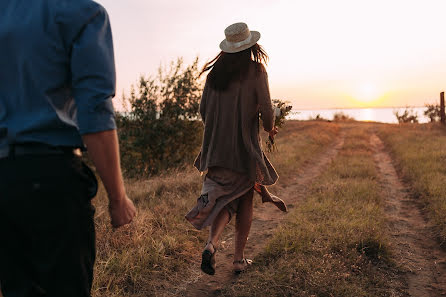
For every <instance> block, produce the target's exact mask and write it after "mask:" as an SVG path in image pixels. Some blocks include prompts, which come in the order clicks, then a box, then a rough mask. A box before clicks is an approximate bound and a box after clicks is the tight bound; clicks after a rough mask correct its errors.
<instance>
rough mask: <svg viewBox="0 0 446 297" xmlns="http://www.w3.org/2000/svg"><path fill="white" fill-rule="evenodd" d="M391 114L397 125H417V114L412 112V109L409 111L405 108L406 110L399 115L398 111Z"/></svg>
mask: <svg viewBox="0 0 446 297" xmlns="http://www.w3.org/2000/svg"><path fill="white" fill-rule="evenodd" d="M393 114H394V115H395V116H396V118H397V119H398V123H400V124H401V123H414V124H416V123H418V114H417V113H416V112H415V111H413V109H410V108H408V107H406V109H405V110H404V111H403V112H402V113H401V114H400V112H399V111H394V112H393Z"/></svg>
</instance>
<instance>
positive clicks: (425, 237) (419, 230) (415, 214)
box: [370, 134, 446, 297]
mask: <svg viewBox="0 0 446 297" xmlns="http://www.w3.org/2000/svg"><path fill="white" fill-rule="evenodd" d="M370 142H371V146H372V148H373V150H374V157H375V162H376V165H377V167H378V169H379V173H380V178H381V183H382V189H383V193H384V194H385V203H386V208H385V210H386V214H387V220H388V228H389V230H388V234H389V235H390V236H391V239H392V250H393V253H394V258H395V261H396V264H397V265H399V266H400V268H402V271H404V272H405V273H404V275H403V278H404V283H405V288H404V289H405V290H406V291H407V293H408V295H409V296H413V297H424V296H429V297H430V296H446V253H445V252H444V250H442V249H441V248H440V245H439V243H438V242H437V241H436V240H435V237H434V235H433V232H432V230H431V228H430V227H429V226H428V225H427V223H426V220H425V219H424V217H423V214H422V212H421V210H420V206H419V204H417V202H416V200H414V199H413V198H412V197H411V195H410V190H409V188H408V187H406V186H405V185H404V184H403V182H402V181H401V180H400V179H399V177H398V175H397V173H396V170H395V167H394V166H393V163H392V159H391V157H390V155H389V154H388V153H387V152H386V150H385V148H384V145H383V143H382V141H381V139H380V138H379V137H378V136H377V135H375V134H372V136H371V138H370Z"/></svg>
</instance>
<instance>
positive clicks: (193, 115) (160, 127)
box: [116, 58, 202, 176]
mask: <svg viewBox="0 0 446 297" xmlns="http://www.w3.org/2000/svg"><path fill="white" fill-rule="evenodd" d="M198 75H199V71H198V58H197V59H195V61H194V62H193V63H192V65H190V66H187V67H185V66H184V65H183V60H182V59H181V58H180V59H178V60H177V61H176V62H172V63H171V64H170V67H169V68H168V69H167V70H166V69H164V68H161V67H160V69H159V71H158V76H156V77H155V78H152V77H144V76H141V77H140V79H139V83H138V85H137V87H136V90H135V87H134V86H132V88H131V93H130V97H129V98H125V97H124V98H123V99H124V102H125V103H126V105H127V106H129V105H130V111H127V112H126V113H118V114H117V116H116V118H117V124H118V127H119V138H120V143H121V160H122V161H121V162H122V166H123V169H124V171H125V173H126V175H129V176H136V175H150V174H156V173H158V172H159V171H160V170H164V169H167V168H171V167H178V166H180V165H182V164H184V162H191V161H192V160H193V158H194V157H195V155H196V154H197V153H198V150H199V147H200V143H201V136H202V123H201V121H200V120H199V104H200V97H201V92H202V83H201V81H199V78H198Z"/></svg>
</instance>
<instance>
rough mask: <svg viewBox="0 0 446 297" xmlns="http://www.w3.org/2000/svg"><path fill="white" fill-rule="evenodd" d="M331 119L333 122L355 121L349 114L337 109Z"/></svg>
mask: <svg viewBox="0 0 446 297" xmlns="http://www.w3.org/2000/svg"><path fill="white" fill-rule="evenodd" d="M333 121H335V122H346V121H355V118H353V117H351V116H349V115H348V114H345V113H343V112H342V111H338V112H336V113H335V114H334V115H333Z"/></svg>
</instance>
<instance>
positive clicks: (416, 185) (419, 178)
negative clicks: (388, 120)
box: [379, 124, 446, 244]
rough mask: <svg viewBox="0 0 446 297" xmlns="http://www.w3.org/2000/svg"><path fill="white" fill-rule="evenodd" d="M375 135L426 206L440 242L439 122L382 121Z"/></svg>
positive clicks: (442, 175) (445, 193) (444, 215)
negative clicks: (381, 141) (417, 123)
mask: <svg viewBox="0 0 446 297" xmlns="http://www.w3.org/2000/svg"><path fill="white" fill-rule="evenodd" d="M379 136H380V137H381V138H382V139H383V141H384V143H385V144H386V146H387V147H388V148H389V149H390V151H391V153H392V156H393V158H394V159H395V160H396V166H397V169H398V171H399V173H400V174H401V175H402V177H403V178H404V179H405V180H406V181H407V182H408V183H409V184H410V185H411V187H412V190H413V194H414V196H415V197H417V198H418V199H419V201H420V202H422V204H423V205H424V206H425V208H426V210H427V216H428V218H429V221H430V222H431V224H432V225H433V226H434V229H435V230H436V232H437V235H438V237H439V238H440V240H441V242H442V244H444V243H445V242H446V190H445V182H446V129H445V128H444V127H443V126H441V125H439V124H423V125H386V126H381V128H380V129H379Z"/></svg>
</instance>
